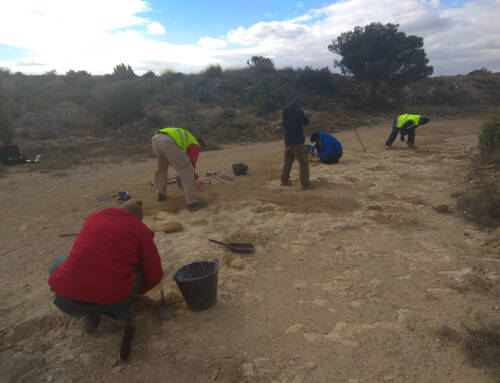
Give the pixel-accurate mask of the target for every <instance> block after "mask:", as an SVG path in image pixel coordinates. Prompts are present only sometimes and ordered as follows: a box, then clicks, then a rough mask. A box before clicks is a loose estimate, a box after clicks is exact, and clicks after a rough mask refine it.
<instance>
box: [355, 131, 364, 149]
mask: <svg viewBox="0 0 500 383" xmlns="http://www.w3.org/2000/svg"><path fill="white" fill-rule="evenodd" d="M353 129H354V134H355V135H356V137H358V140H359V143H360V144H361V147H362V148H363V151H364V152H366V148H365V145H363V141H361V137H359V134H358V131H357V130H356V128H353Z"/></svg>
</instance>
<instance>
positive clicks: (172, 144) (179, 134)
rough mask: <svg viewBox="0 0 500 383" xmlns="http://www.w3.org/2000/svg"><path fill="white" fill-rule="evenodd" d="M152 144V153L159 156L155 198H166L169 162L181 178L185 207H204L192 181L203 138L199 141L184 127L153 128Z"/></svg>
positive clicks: (162, 199) (194, 208)
mask: <svg viewBox="0 0 500 383" xmlns="http://www.w3.org/2000/svg"><path fill="white" fill-rule="evenodd" d="M152 143H153V152H154V154H155V155H156V157H157V158H158V169H157V170H156V173H155V185H156V190H157V192H158V201H164V200H166V199H167V179H168V177H167V175H168V167H169V165H172V166H173V167H174V169H175V170H176V171H177V174H178V176H179V177H180V179H181V183H182V188H183V189H184V196H185V198H186V202H187V205H188V209H189V210H190V211H196V210H199V209H201V208H204V207H207V203H206V202H204V201H198V198H197V197H196V183H195V182H196V181H197V178H198V177H197V175H196V173H195V170H194V169H195V165H196V161H197V160H198V153H199V152H200V144H202V143H203V141H202V140H201V139H200V141H198V140H197V139H196V138H195V137H194V136H193V135H192V134H191V133H190V132H189V131H187V130H186V129H181V128H174V127H167V128H163V129H159V130H157V131H156V134H155V135H154V136H153V139H152ZM193 175H194V176H193Z"/></svg>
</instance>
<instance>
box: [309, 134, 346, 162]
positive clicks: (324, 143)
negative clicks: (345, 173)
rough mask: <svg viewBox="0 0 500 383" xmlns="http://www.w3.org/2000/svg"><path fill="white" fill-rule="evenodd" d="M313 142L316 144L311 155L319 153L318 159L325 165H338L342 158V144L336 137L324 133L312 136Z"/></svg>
mask: <svg viewBox="0 0 500 383" xmlns="http://www.w3.org/2000/svg"><path fill="white" fill-rule="evenodd" d="M311 142H312V143H314V145H313V147H312V148H311V153H312V155H314V151H315V150H316V151H317V152H318V158H319V160H320V161H321V163H323V164H338V163H339V159H340V158H341V157H342V153H343V149H342V144H341V143H340V142H339V140H337V139H336V138H335V137H334V136H332V135H330V134H326V133H323V132H314V133H313V134H311Z"/></svg>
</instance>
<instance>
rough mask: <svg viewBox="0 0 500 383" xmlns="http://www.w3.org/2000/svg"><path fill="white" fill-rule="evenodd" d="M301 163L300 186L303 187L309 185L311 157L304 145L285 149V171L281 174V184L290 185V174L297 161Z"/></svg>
mask: <svg viewBox="0 0 500 383" xmlns="http://www.w3.org/2000/svg"><path fill="white" fill-rule="evenodd" d="M296 158H297V160H298V161H299V165H300V175H299V178H300V184H301V185H302V186H308V185H309V157H308V153H307V148H306V146H305V145H304V144H300V145H293V146H287V147H285V159H284V163H283V170H282V172H281V184H282V185H288V184H289V183H290V172H291V170H292V165H293V162H294V161H295V159H296Z"/></svg>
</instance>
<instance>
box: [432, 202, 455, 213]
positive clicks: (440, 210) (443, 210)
mask: <svg viewBox="0 0 500 383" xmlns="http://www.w3.org/2000/svg"><path fill="white" fill-rule="evenodd" d="M433 209H434V210H435V211H436V212H438V213H439V214H451V213H453V210H452V209H450V207H449V206H448V205H445V204H439V205H437V206H434V208H433Z"/></svg>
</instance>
